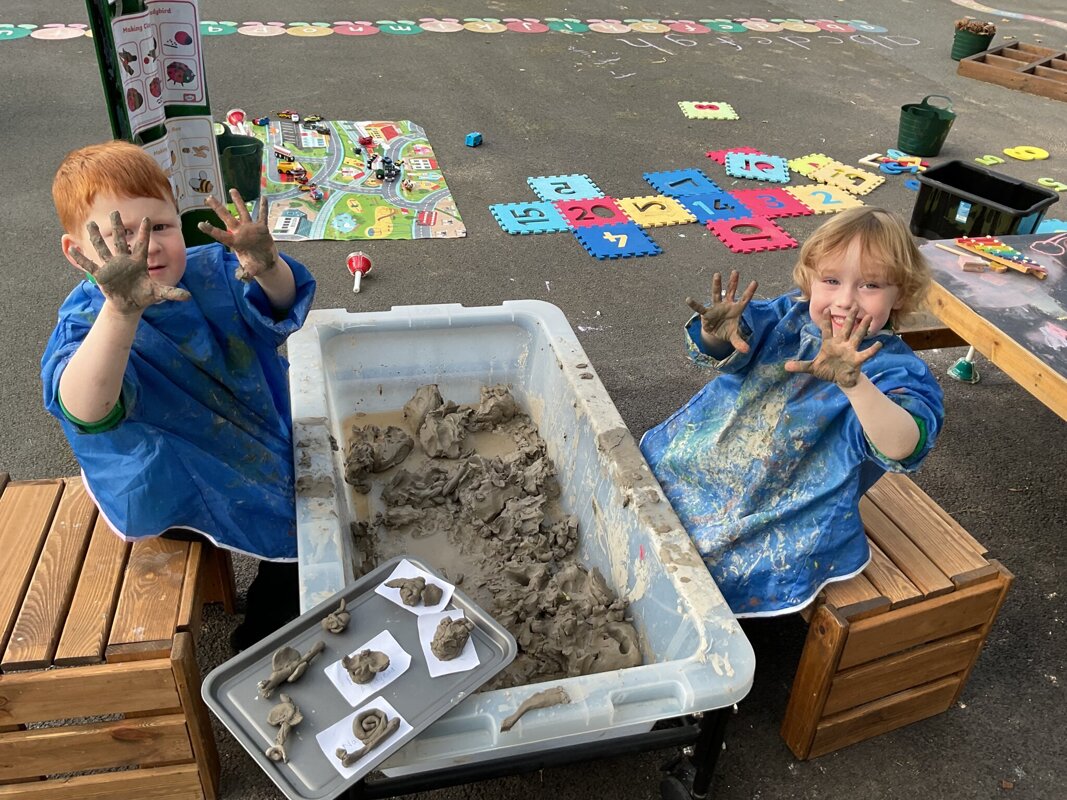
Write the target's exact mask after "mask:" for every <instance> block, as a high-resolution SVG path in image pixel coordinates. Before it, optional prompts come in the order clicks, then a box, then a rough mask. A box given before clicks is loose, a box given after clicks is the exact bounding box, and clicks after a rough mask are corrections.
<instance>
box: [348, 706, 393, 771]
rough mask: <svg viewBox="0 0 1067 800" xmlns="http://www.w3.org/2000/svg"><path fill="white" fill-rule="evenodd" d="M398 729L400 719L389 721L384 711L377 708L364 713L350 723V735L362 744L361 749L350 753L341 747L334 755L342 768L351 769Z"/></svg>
mask: <svg viewBox="0 0 1067 800" xmlns="http://www.w3.org/2000/svg"><path fill="white" fill-rule="evenodd" d="M399 727H400V717H393V718H392V719H389V717H388V716H387V715H386V713H385V712H384V711H382V710H381V709H377V708H372V709H370V710H369V711H364V712H363V713H362V714H360V715H358V716H357V717H356V718H355V720H354V721H353V722H352V733H354V734H355V735H356V738H357V739H359V740H360V741H361V742H363V747H361V748H360V749H359V750H353V751H352V752H349V751H348V750H346V749H345V748H343V747H338V748H337V750H336V755H337V757H338V758H339V759H341V764H342V765H343V766H345V767H351V766H352V765H353V764H355V763H356V762H357V761H359V760H360V759H361V758H363V756H364V755H366V754H367V753H369V752H370V751H371V750H373V749H374V748H375V747H377V746H378V745H379V744H381V743H382V742H383V741H384V740H386V739H388V738H389V737H390V736H391V735H392V734H393V731H395V730H396V729H397V728H399Z"/></svg>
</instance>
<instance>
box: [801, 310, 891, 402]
mask: <svg viewBox="0 0 1067 800" xmlns="http://www.w3.org/2000/svg"><path fill="white" fill-rule="evenodd" d="M819 327H820V328H821V329H822V347H821V348H819V353H818V355H816V356H815V358H814V359H813V360H811V361H787V362H785V369H786V371H787V372H809V373H811V374H812V375H814V376H815V377H816V378H819V379H821V380H824V381H829V382H830V383H836V384H837V385H838V386H840V387H841V388H842V389H851V388H852V387H853V386H855V385H856V384H857V383H858V382H859V379H860V374H861V372H860V367H861V365H862V364H863V362H865V361H867V360H869V359H871V358H873V357H874V354H875V353H877V352H878V351H879V350H881V349H882V343H881V342H875V343H874V344H872V345H871V346H870V347H868V348H867V349H866V350H863V351H861V350H860V349H859V347H860V345H861V344H862V343H863V340H864V339H865V338H866V337H867V333H868V332H869V331H870V329H871V318H870V317H869V316H864V317H863V318H862V319H861V320H860V321H859V324H858V325H857V324H856V312H855V311H852V312H850V313H849V315H848V317H847V318H846V319H845V324H844V326H842V328H841V331H840V333H837V334H835V333H834V330H833V323H832V322H831V321H830V315H829V314H827V315H826V317H825V318H824V319H823V321H822V322H821V323H820V325H819Z"/></svg>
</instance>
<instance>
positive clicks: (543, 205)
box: [489, 200, 570, 234]
mask: <svg viewBox="0 0 1067 800" xmlns="http://www.w3.org/2000/svg"><path fill="white" fill-rule="evenodd" d="M489 213H490V214H492V215H493V216H494V217H496V221H497V222H498V223H499V224H500V227H501V228H503V229H504V230H505V231H506V232H507V233H520V234H529V233H560V232H561V231H566V230H570V226H569V225H567V220H565V219H563V217H562V215H561V214H560V213H559V211H558V210H557V209H556V207H555V206H554V205H552V203H549V202H547V201H545V200H536V201H530V202H526V203H495V204H494V205H491V206H489Z"/></svg>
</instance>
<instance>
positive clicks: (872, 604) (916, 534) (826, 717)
mask: <svg viewBox="0 0 1067 800" xmlns="http://www.w3.org/2000/svg"><path fill="white" fill-rule="evenodd" d="M860 514H861V516H862V518H863V526H864V528H865V529H866V532H867V538H868V541H869V543H870V546H871V562H870V564H869V565H868V566H867V569H866V570H864V572H863V573H862V574H861V575H857V576H856V577H855V578H852V579H851V580H848V581H841V582H838V583H831V584H828V585H827V587H826V589H825V590H824V591H823V593H822V594H821V595H820V598H819V599H818V600H817V601H816V604H813V606H812V607H810V608H809V609H807V610H806V611H805V617H806V619H808V621H809V627H808V635H807V639H806V640H805V643H804V650H803V653H802V655H801V659H800V664H799V666H798V667H797V674H796V677H795V678H794V680H793V688H792V691H791V694H790V697H789V704H788V706H787V708H786V714H785V719H784V720H783V722H782V729H781V734H782V737H783V738H784V739H785V741H786V743H787V744H788V745H789V748H790V749H791V750H792V751H793V753H794V754H795V755H796V757H797V758H799V759H807V758H814V757H816V756H820V755H824V754H826V753H830V752H833V751H834V750H837V749H839V748H842V747H845V746H846V745H850V744H854V743H856V742H859V741H863V740H864V739H868V738H870V737H872V736H876V735H878V734H881V733H885V732H887V731H890V730H893V729H895V728H898V727H900V726H902V725H907V724H909V723H911V722H916V721H918V720H921V719H925V718H927V717H930V716H933V715H934V714H939V713H941V712H942V711H946V710H947V709H948V708H950V707H951V706H952V704H953V703H954V702H955V701H956V698H957V697H959V694H960V692H961V691H962V690H963V687H964V685H965V684H966V682H967V678H968V677H969V675H970V673H971V670H972V669H973V668H974V665H975V661H976V660H977V659H978V654H979V653H980V652H981V650H982V645H983V644H984V643H985V640H986V637H987V636H988V634H989V629H990V627H991V626H992V624H993V621H994V620H995V619H996V616H997V612H998V611H999V610H1000V606H1001V604H1002V603H1003V602H1004V597H1005V595H1006V594H1007V591H1008V587H1009V586H1010V585H1011V582H1012V580H1013V578H1012V575H1011V573H1010V572H1008V570H1006V569H1005V568H1004V567H1003V566H1002V565H1001V564H1000V563H999V562H997V561H993V560H990V559H988V558H987V557H986V550H985V548H984V547H982V545H981V544H979V543H978V542H977V541H975V539H974V538H973V537H972V536H971V535H970V534H969V533H967V531H965V530H964V529H963V528H962V527H960V525H959V524H958V523H957V522H956V521H955V520H953V519H952V518H951V517H950V516H949V515H948V514H947V513H946V512H945V511H944V510H943V509H942V508H941V507H940V506H938V505H937V504H936V503H935V502H934V501H933V500H931V499H930V497H929V496H928V495H927V494H926V493H924V492H923V491H922V490H921V489H919V487H918V486H916V485H915V483H913V482H912V481H911V480H910V479H908V478H906V477H904V476H902V475H895V474H887V475H885V476H884V477H883V478H882V479H881V480H880V481H879V482H878V483H877V484H875V485H874V486H873V487H871V489H870V491H868V492H867V494H866V495H865V496H864V497H863V498H862V499H861V501H860Z"/></svg>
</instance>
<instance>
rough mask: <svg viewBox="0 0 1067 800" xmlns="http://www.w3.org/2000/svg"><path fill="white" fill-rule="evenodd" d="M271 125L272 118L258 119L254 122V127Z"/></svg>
mask: <svg viewBox="0 0 1067 800" xmlns="http://www.w3.org/2000/svg"><path fill="white" fill-rule="evenodd" d="M269 123H270V117H256V118H255V119H254V120H252V124H253V125H259V126H260V127H264V126H266V125H268V124H269Z"/></svg>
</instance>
